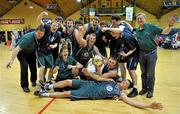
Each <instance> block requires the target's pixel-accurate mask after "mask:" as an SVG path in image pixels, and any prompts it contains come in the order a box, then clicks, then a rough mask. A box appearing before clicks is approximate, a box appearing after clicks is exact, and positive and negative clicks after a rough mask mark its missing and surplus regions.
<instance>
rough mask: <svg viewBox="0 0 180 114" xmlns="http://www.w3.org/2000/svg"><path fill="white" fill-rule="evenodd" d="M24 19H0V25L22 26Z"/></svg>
mask: <svg viewBox="0 0 180 114" xmlns="http://www.w3.org/2000/svg"><path fill="white" fill-rule="evenodd" d="M24 23H25V21H24V19H0V24H1V25H8V24H24Z"/></svg>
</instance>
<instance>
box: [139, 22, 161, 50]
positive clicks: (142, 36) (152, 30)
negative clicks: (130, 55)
mask: <svg viewBox="0 0 180 114" xmlns="http://www.w3.org/2000/svg"><path fill="white" fill-rule="evenodd" d="M162 31H163V30H162V28H160V27H158V26H156V25H153V24H150V23H145V24H144V29H142V30H141V29H140V28H137V29H136V37H137V40H138V43H139V46H140V50H142V51H152V50H154V49H156V47H157V43H156V39H157V35H159V34H161V32H162Z"/></svg>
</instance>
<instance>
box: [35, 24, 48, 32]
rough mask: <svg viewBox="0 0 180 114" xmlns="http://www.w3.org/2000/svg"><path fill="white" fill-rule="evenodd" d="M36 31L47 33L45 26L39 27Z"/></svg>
mask: <svg viewBox="0 0 180 114" xmlns="http://www.w3.org/2000/svg"><path fill="white" fill-rule="evenodd" d="M36 31H41V32H45V31H46V30H45V28H44V26H43V25H39V26H38V27H37V28H36Z"/></svg>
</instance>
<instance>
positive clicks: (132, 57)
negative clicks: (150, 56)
mask: <svg viewBox="0 0 180 114" xmlns="http://www.w3.org/2000/svg"><path fill="white" fill-rule="evenodd" d="M104 29H105V28H104ZM107 29H108V30H110V31H112V33H111V34H112V36H113V37H114V38H115V39H118V41H117V44H121V45H122V44H123V45H124V47H126V50H122V49H121V48H122V47H119V45H116V48H117V49H116V51H117V52H116V53H118V54H120V55H121V56H122V57H124V58H127V69H128V72H129V75H130V76H131V79H132V81H133V90H132V92H131V93H129V94H128V97H135V96H137V95H138V90H137V74H136V68H137V64H138V58H139V45H138V43H137V41H136V39H135V38H134V36H133V34H132V32H131V31H130V30H129V29H128V28H127V27H125V28H124V27H120V28H119V27H118V28H107ZM119 42H120V43H119Z"/></svg>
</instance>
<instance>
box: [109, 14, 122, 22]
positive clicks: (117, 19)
mask: <svg viewBox="0 0 180 114" xmlns="http://www.w3.org/2000/svg"><path fill="white" fill-rule="evenodd" d="M111 20H116V21H120V20H121V18H120V16H119V15H113V16H112V17H111Z"/></svg>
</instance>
